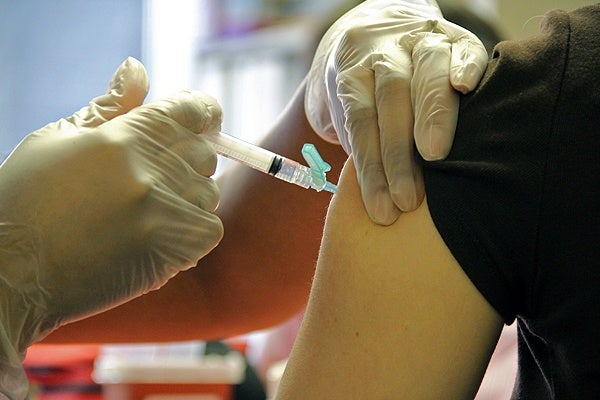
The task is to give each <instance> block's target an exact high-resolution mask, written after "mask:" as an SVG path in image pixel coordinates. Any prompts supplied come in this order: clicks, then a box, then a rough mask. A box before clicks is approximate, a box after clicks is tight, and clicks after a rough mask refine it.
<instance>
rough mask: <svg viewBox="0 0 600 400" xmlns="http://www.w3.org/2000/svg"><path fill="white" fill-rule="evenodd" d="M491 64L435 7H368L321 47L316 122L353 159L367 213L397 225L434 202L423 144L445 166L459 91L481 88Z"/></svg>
mask: <svg viewBox="0 0 600 400" xmlns="http://www.w3.org/2000/svg"><path fill="white" fill-rule="evenodd" d="M487 60H488V56H487V53H486V49H485V47H484V46H483V44H482V43H481V41H480V40H479V39H478V38H477V37H476V36H475V35H474V34H472V33H471V32H469V31H467V30H465V29H463V28H461V27H459V26H457V25H455V24H453V23H450V22H448V21H447V20H445V19H444V17H443V16H442V13H441V11H440V9H439V8H438V5H437V3H436V2H435V0H367V1H365V2H363V3H362V4H360V5H359V6H357V7H355V8H354V9H352V10H350V11H349V12H347V13H346V14H345V15H343V16H342V17H341V18H340V19H338V20H337V21H336V22H335V23H334V24H333V25H332V26H331V28H330V29H329V30H328V31H327V33H326V34H325V35H324V37H323V38H322V39H321V42H320V44H319V47H318V49H317V51H316V54H315V57H314V60H313V64H312V66H311V69H310V72H309V74H308V77H307V86H306V92H305V110H306V115H307V118H308V120H309V122H310V123H311V125H312V127H313V129H314V130H315V131H316V132H317V133H318V134H319V135H320V136H322V137H323V138H324V139H326V140H328V141H330V142H334V143H341V145H342V146H343V147H344V149H345V150H346V152H347V153H348V154H352V156H353V157H354V162H355V165H356V169H357V176H358V179H359V184H360V187H361V191H362V197H363V201H364V203H365V207H366V210H367V212H368V214H369V216H370V217H371V219H373V221H374V222H377V223H379V224H383V225H388V224H391V223H392V222H394V221H395V220H396V219H397V218H398V216H399V215H400V213H401V212H402V211H411V210H414V209H415V208H417V207H418V206H419V205H420V204H421V202H422V200H423V197H424V188H423V181H422V175H421V171H420V169H419V167H418V165H417V162H416V160H415V156H416V154H415V152H414V145H415V143H416V147H417V149H418V151H419V153H420V154H421V156H422V157H423V158H424V159H425V160H438V159H443V158H445V157H446V156H447V155H448V153H449V151H450V148H451V147H452V142H453V139H454V130H455V128H456V120H457V114H458V102H459V94H458V92H462V93H467V92H469V91H471V90H473V89H474V88H475V86H476V85H477V84H478V83H479V80H480V79H481V76H482V75H483V72H484V71H485V68H486V65H487Z"/></svg>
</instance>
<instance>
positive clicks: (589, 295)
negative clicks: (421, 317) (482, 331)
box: [423, 5, 600, 399]
mask: <svg viewBox="0 0 600 400" xmlns="http://www.w3.org/2000/svg"><path fill="white" fill-rule="evenodd" d="M423 168H424V177H425V187H426V192H427V201H428V203H429V207H430V210H431V215H432V217H433V220H434V222H435V224H436V227H437V228H438V230H439V232H440V233H441V235H442V237H443V238H444V241H445V242H446V244H447V245H448V247H449V248H450V250H451V251H452V253H453V254H454V256H455V258H456V259H457V260H458V262H459V263H460V265H461V266H462V268H463V269H464V271H465V272H466V273H467V275H468V276H469V278H470V279H471V281H472V282H473V283H474V284H475V286H476V287H477V288H478V290H479V291H480V292H481V293H482V294H483V295H484V296H485V298H486V299H487V300H488V302H489V303H490V304H491V305H492V306H493V307H494V308H495V309H496V310H497V311H498V312H499V313H500V314H502V316H503V317H504V319H505V320H506V321H507V322H510V321H512V320H514V319H515V318H517V320H518V327H519V373H518V380H517V385H516V387H515V392H514V394H513V397H514V398H531V399H547V398H556V399H590V398H600V251H599V247H600V207H599V205H600V182H599V177H600V5H594V6H590V7H586V8H582V9H579V10H576V11H573V12H571V13H566V12H562V11H552V12H550V13H548V14H547V15H546V16H545V17H544V20H543V21H542V25H541V28H540V32H539V34H538V35H536V36H534V37H532V38H529V39H526V40H522V41H510V42H503V43H500V44H499V45H498V46H497V47H496V48H495V50H494V55H493V58H492V60H491V61H490V63H489V66H488V69H487V71H486V73H485V75H484V78H483V80H482V81H481V84H480V86H479V87H478V89H477V90H476V91H475V92H474V93H472V94H470V95H468V96H465V97H464V98H463V99H462V100H461V108H460V116H459V123H458V127H457V132H456V137H455V142H454V145H453V148H452V151H451V153H450V156H449V157H448V158H447V159H446V160H444V161H439V162H430V163H425V162H424V163H423Z"/></svg>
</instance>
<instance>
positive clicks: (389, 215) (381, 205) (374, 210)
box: [365, 191, 401, 226]
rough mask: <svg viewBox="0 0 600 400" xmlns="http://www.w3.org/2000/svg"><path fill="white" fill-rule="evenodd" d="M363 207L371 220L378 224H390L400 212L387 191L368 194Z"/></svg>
mask: <svg viewBox="0 0 600 400" xmlns="http://www.w3.org/2000/svg"><path fill="white" fill-rule="evenodd" d="M365 207H366V210H367V214H368V215H369V217H370V218H371V220H372V221H373V222H375V223H376V224H378V225H384V226H388V225H391V224H393V223H394V222H395V221H396V220H397V219H398V217H399V216H400V214H401V211H400V210H399V209H398V207H396V205H395V204H394V202H393V201H392V199H391V197H390V195H389V193H388V192H387V191H386V192H379V193H374V194H370V195H368V197H367V198H366V199H365Z"/></svg>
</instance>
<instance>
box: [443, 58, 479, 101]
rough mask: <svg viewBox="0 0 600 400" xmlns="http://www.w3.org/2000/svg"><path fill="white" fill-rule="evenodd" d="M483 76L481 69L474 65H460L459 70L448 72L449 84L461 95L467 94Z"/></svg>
mask: <svg viewBox="0 0 600 400" xmlns="http://www.w3.org/2000/svg"><path fill="white" fill-rule="evenodd" d="M482 75H483V70H482V68H481V67H480V66H479V65H477V64H474V63H468V64H463V65H460V68H455V69H454V70H452V71H450V83H451V84H452V87H454V89H456V90H458V91H459V92H461V93H462V94H467V93H469V92H470V91H472V90H473V89H475V87H476V86H477V84H478V83H479V80H480V79H481V76H482Z"/></svg>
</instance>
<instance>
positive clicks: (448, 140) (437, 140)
mask: <svg viewBox="0 0 600 400" xmlns="http://www.w3.org/2000/svg"><path fill="white" fill-rule="evenodd" d="M451 129H452V131H451ZM453 129H454V128H449V127H448V126H443V125H438V124H430V125H429V126H428V127H426V128H423V129H418V128H415V132H419V131H421V132H424V133H423V134H420V135H419V134H416V135H415V141H416V145H417V150H418V151H419V154H420V155H421V157H423V159H424V160H425V161H438V160H443V159H444V158H446V157H447V156H448V154H449V153H450V149H451V147H452V140H453V138H454V131H453Z"/></svg>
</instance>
